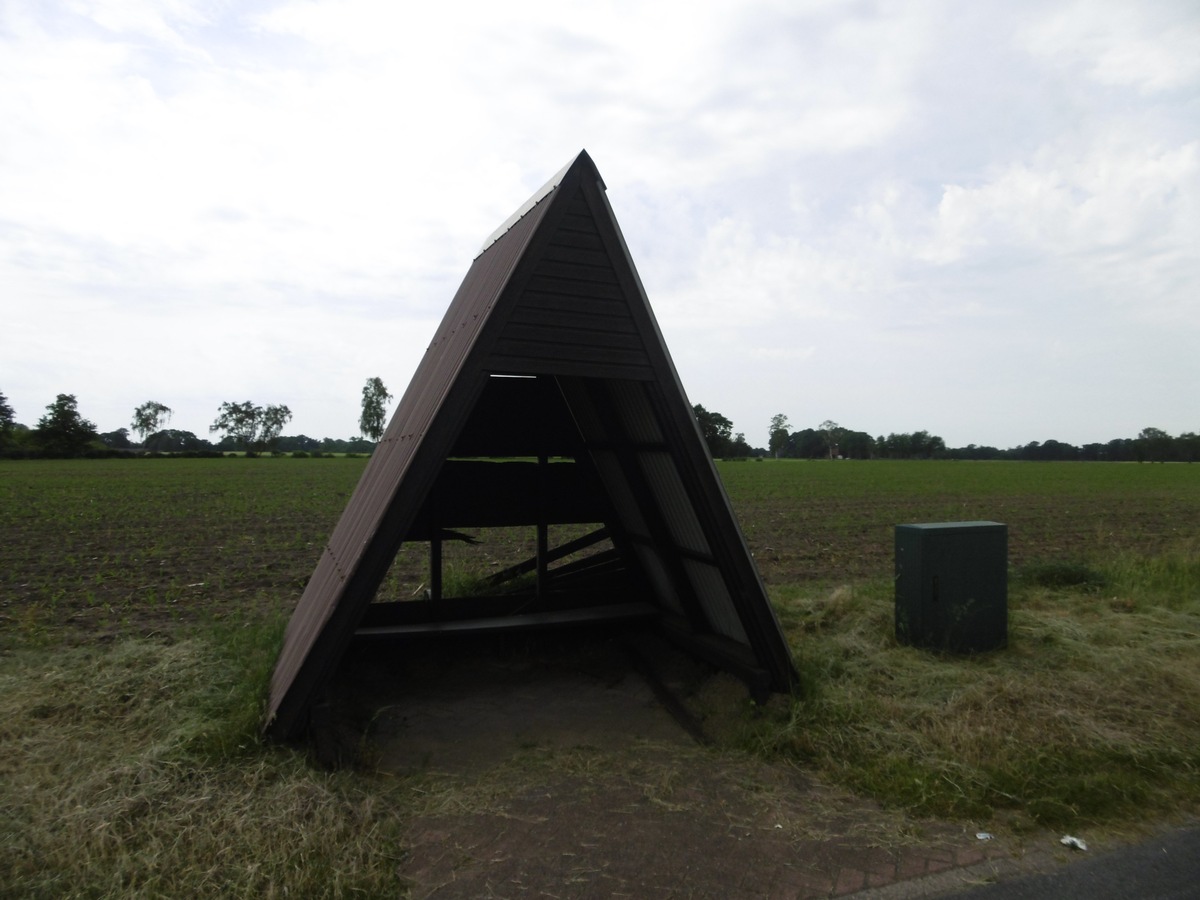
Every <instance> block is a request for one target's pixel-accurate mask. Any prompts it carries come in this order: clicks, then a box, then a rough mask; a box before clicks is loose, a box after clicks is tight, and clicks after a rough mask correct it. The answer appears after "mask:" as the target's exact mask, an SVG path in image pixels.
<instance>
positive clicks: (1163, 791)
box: [741, 543, 1200, 830]
mask: <svg viewBox="0 0 1200 900" xmlns="http://www.w3.org/2000/svg"><path fill="white" fill-rule="evenodd" d="M1198 550H1200V547H1198V546H1197V545H1196V544H1194V543H1189V544H1186V545H1180V546H1177V547H1175V548H1174V549H1171V550H1169V551H1167V552H1164V553H1162V554H1158V555H1154V556H1150V557H1145V556H1140V557H1139V556H1132V555H1121V556H1117V557H1115V558H1112V559H1110V560H1107V561H1104V562H1099V563H1088V564H1079V565H1071V566H1063V565H1055V566H1037V565H1035V566H1032V567H1031V568H1030V573H1031V574H1029V575H1020V574H1018V577H1015V578H1014V579H1013V583H1012V585H1011V587H1010V595H1009V621H1010V629H1009V646H1008V648H1007V649H1006V650H1003V651H999V652H994V653H989V654H982V655H978V656H973V657H971V656H963V657H958V656H947V655H939V654H933V653H929V652H927V651H923V650H918V649H914V648H910V647H903V646H900V645H898V644H897V643H896V642H895V640H894V637H893V618H892V616H893V609H894V606H893V603H894V601H893V595H892V588H891V583H890V582H888V581H884V580H876V581H872V582H869V583H866V584H862V585H856V586H853V587H839V588H836V589H834V590H832V591H829V590H824V591H821V592H813V591H812V590H806V589H803V588H801V589H796V590H792V591H784V592H781V593H782V595H781V596H779V597H777V598H776V600H777V604H778V606H779V608H780V614H781V619H782V621H783V623H784V626H785V630H786V631H787V632H788V635H789V638H790V641H791V643H792V645H793V646H794V647H795V648H796V651H797V656H798V664H799V667H800V670H801V675H802V677H803V682H804V688H803V691H802V693H801V696H799V697H797V698H794V699H792V700H790V701H782V702H776V703H773V704H771V705H770V706H769V707H768V708H767V709H766V710H758V711H756V713H755V714H748V715H746V717H745V719H744V720H743V723H742V729H741V740H742V741H744V742H746V743H748V744H749V745H750V746H753V747H754V748H755V749H757V750H758V751H759V752H762V753H765V754H767V755H769V756H782V757H785V758H789V759H794V760H797V761H799V762H802V763H804V764H806V765H812V766H815V767H816V768H818V769H819V770H820V771H821V772H823V773H824V774H826V775H827V776H829V777H832V778H833V779H835V780H837V781H838V782H840V783H842V784H844V785H846V786H848V787H850V788H852V789H854V790H856V791H860V792H863V793H866V794H869V795H871V796H873V797H876V798H877V799H880V800H882V801H883V802H885V803H887V804H891V805H895V806H901V807H904V808H906V809H908V810H911V811H913V812H917V813H922V814H931V815H937V816H951V817H956V818H968V819H974V820H978V821H997V820H999V821H1002V822H1007V823H1009V824H1011V826H1012V827H1014V828H1015V829H1018V830H1020V829H1022V828H1033V827H1039V826H1044V827H1054V828H1059V827H1064V828H1065V827H1068V826H1070V827H1076V828H1078V827H1080V826H1081V825H1094V824H1102V823H1112V822H1116V821H1118V820H1122V819H1124V820H1144V819H1146V818H1147V817H1149V816H1154V815H1170V814H1172V813H1181V812H1185V811H1188V810H1194V809H1195V808H1196V805H1197V804H1198V803H1200V652H1198V651H1200V555H1198Z"/></svg>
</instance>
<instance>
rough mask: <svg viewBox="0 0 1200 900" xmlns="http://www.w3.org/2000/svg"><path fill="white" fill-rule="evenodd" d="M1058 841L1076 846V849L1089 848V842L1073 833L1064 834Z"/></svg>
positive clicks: (1068, 845)
mask: <svg viewBox="0 0 1200 900" xmlns="http://www.w3.org/2000/svg"><path fill="white" fill-rule="evenodd" d="M1058 842H1059V843H1060V844H1063V845H1065V846H1067V847H1074V848H1075V849H1076V850H1086V849H1087V844H1085V843H1084V842H1083V841H1082V840H1080V839H1079V838H1077V837H1074V836H1073V835H1069V834H1064V835H1063V836H1062V837H1061V838H1059V839H1058Z"/></svg>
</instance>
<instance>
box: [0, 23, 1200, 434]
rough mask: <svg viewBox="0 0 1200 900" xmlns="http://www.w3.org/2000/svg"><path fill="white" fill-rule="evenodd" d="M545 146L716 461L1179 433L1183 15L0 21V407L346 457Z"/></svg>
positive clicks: (540, 162) (1194, 162) (1196, 424)
mask: <svg viewBox="0 0 1200 900" xmlns="http://www.w3.org/2000/svg"><path fill="white" fill-rule="evenodd" d="M581 149H586V150H587V151H588V153H589V154H590V155H591V157H592V159H593V160H594V161H595V163H596V165H597V167H598V168H599V170H600V172H601V174H602V176H603V178H604V180H605V183H606V185H607V188H608V197H609V201H610V203H611V205H612V207H613V209H614V212H615V214H616V216H617V220H618V222H619V223H620V226H621V228H622V231H623V232H624V235H625V238H626V242H627V244H628V246H629V249H630V253H631V254H632V257H633V260H634V263H635V265H636V266H637V269H638V272H639V274H640V275H641V278H642V282H643V284H644V286H645V288H646V292H647V295H648V296H649V299H650V303H651V306H652V307H653V309H654V312H655V315H656V317H657V319H658V322H659V325H660V327H661V330H662V333H663V336H664V338H665V340H666V343H667V347H668V349H669V351H670V353H671V355H672V357H673V359H674V361H675V365H676V368H677V369H678V371H679V374H680V378H681V380H682V382H683V385H684V388H685V390H686V392H687V394H688V397H689V400H690V401H691V402H692V403H698V404H702V405H703V406H705V407H706V408H707V409H709V410H711V411H716V412H719V413H721V414H722V415H724V416H725V417H726V418H728V419H730V420H731V421H732V422H733V428H734V431H735V432H744V433H745V435H746V439H747V440H748V441H749V442H750V443H751V444H752V445H754V446H765V445H766V443H767V435H768V427H769V424H770V420H771V417H772V416H774V415H776V414H778V413H782V414H784V415H785V416H787V418H788V421H789V423H790V426H791V428H792V430H799V429H801V428H807V427H816V426H817V425H818V424H819V423H821V422H823V421H825V420H829V419H831V420H833V421H835V422H837V423H839V424H840V425H842V426H843V427H845V428H849V429H852V430H856V431H866V432H868V433H870V434H872V435H884V434H889V433H892V432H912V431H917V430H925V431H929V432H931V433H933V434H937V435H940V436H941V437H942V438H943V439H944V440H945V441H946V443H947V444H948V445H949V446H954V447H958V446H965V445H967V444H972V443H973V444H981V445H991V446H997V447H1001V448H1007V447H1013V446H1017V445H1022V444H1026V443H1029V442H1031V441H1046V440H1050V439H1053V440H1059V441H1063V442H1067V443H1072V444H1076V445H1082V444H1086V443H1092V442H1104V441H1108V440H1110V439H1113V438H1117V437H1136V435H1137V433H1138V432H1139V431H1140V430H1142V429H1143V428H1146V427H1155V428H1161V429H1163V430H1164V431H1167V432H1168V433H1170V434H1173V435H1174V434H1179V433H1182V432H1185V431H1192V432H1194V431H1200V4H1197V3H1195V0H1178V2H1174V0H1128V2H1108V0H1082V2H1055V0H1049V2H1047V0H1036V2H1023V0H1001V2H991V0H972V2H969V3H968V2H923V0H913V2H895V3H889V2H859V0H851V2H831V0H786V2H785V0H739V2H737V3H727V2H706V0H691V2H687V3H683V2H653V0H639V2H624V0H610V2H593V3H587V4H582V3H581V4H565V3H552V2H516V3H507V4H499V3H494V2H491V3H471V2H464V3H453V4H450V3H447V4H421V5H413V4H400V3H395V2H391V0H380V2H374V0H279V2H273V0H250V2H235V0H197V2H191V0H159V2H149V0H62V2H55V0H45V2H38V3H29V2H27V0H0V393H3V394H4V395H5V396H6V397H7V398H8V401H9V404H10V405H11V406H12V407H13V408H14V410H15V412H16V419H17V421H19V422H23V423H25V424H28V425H30V426H34V425H36V423H37V420H38V419H39V418H40V417H41V416H42V415H43V414H44V413H45V408H46V406H47V405H48V404H50V403H52V402H53V401H54V399H55V397H56V396H57V395H58V394H62V393H66V394H74V395H75V396H76V398H77V400H78V404H79V411H80V413H81V414H82V415H84V416H85V417H86V418H88V419H90V420H91V421H92V422H94V423H95V424H96V425H97V427H98V428H99V430H100V431H102V432H104V431H111V430H115V429H117V428H120V427H129V426H130V424H131V420H132V414H133V410H134V408H135V407H136V406H138V405H139V404H141V403H143V402H145V401H148V400H155V401H158V402H161V403H164V404H166V405H167V406H169V407H171V408H172V409H173V410H174V415H173V418H172V419H171V422H170V426H171V427H173V428H179V429H183V430H187V431H193V432H195V433H196V434H197V435H200V436H202V437H204V436H208V426H209V425H210V424H211V423H212V421H213V419H214V418H215V417H216V415H217V411H218V408H219V406H220V405H221V403H222V402H225V401H235V402H240V401H244V400H250V401H253V402H255V403H257V404H259V405H264V406H265V405H267V404H279V403H283V404H287V405H288V406H289V407H290V408H291V410H292V412H293V413H294V418H293V420H292V422H291V423H290V424H289V425H288V426H287V427H286V429H285V433H287V434H307V435H309V436H312V437H318V438H319V437H340V438H346V437H351V436H354V435H357V433H358V416H359V412H360V398H361V390H362V386H363V384H364V383H365V381H366V380H367V378H369V377H372V376H378V377H380V378H382V379H383V381H384V383H385V384H386V385H387V387H388V388H389V389H390V390H391V392H392V393H393V394H394V395H395V397H396V400H394V401H393V402H392V404H391V406H390V407H389V413H390V411H391V410H392V409H394V408H395V405H396V403H397V402H398V400H399V397H400V396H401V394H402V393H403V392H404V390H405V388H406V387H407V385H408V382H409V380H410V378H411V377H412V374H413V372H414V371H415V369H416V367H417V365H418V363H419V362H420V359H421V357H422V355H423V353H424V351H425V349H426V347H427V346H428V345H429V343H430V341H431V339H432V338H433V335H434V332H435V329H436V327H437V324H438V322H439V321H440V320H441V317H442V315H443V313H444V312H445V310H446V307H447V306H448V305H449V302H450V300H451V298H452V297H453V295H454V292H455V290H456V289H457V287H458V285H459V283H460V282H461V281H462V279H463V277H464V276H465V274H466V272H467V269H468V268H469V266H470V264H471V261H472V259H473V258H474V256H475V255H476V254H477V253H478V251H479V249H480V247H481V246H482V244H483V242H484V240H485V239H486V238H487V237H488V235H490V234H491V232H492V231H493V230H494V229H495V228H496V227H497V226H498V225H499V224H500V223H501V222H503V221H504V219H505V218H507V217H508V216H509V215H510V214H511V213H512V212H513V211H514V210H516V209H517V208H518V207H519V206H520V205H521V204H522V203H523V202H524V201H525V199H526V198H527V197H528V196H529V195H530V194H531V193H533V192H534V191H535V190H536V189H537V188H539V187H540V186H541V185H542V184H543V183H545V182H546V181H547V179H549V178H550V177H551V176H552V175H553V174H554V173H555V172H557V171H558V170H559V169H560V168H561V167H562V166H563V165H564V164H566V163H567V162H569V161H570V160H571V159H572V158H573V157H574V156H575V155H576V154H577V153H578V152H579V151H580V150H581Z"/></svg>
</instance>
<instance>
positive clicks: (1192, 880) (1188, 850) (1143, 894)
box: [949, 827, 1200, 900]
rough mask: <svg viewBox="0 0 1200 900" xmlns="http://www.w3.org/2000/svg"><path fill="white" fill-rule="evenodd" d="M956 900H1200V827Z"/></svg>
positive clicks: (961, 895) (971, 892) (957, 895)
mask: <svg viewBox="0 0 1200 900" xmlns="http://www.w3.org/2000/svg"><path fill="white" fill-rule="evenodd" d="M949 897H950V898H954V900H1198V898H1200V827H1191V828H1183V829H1179V830H1177V831H1170V832H1167V833H1166V834H1163V835H1161V836H1159V837H1156V838H1154V839H1153V840H1151V841H1147V842H1145V843H1142V844H1137V845H1135V846H1132V847H1127V848H1124V849H1121V850H1114V851H1112V852H1109V853H1104V854H1102V855H1097V856H1095V857H1092V858H1089V859H1084V860H1080V861H1079V862H1075V863H1072V864H1070V865H1068V866H1064V867H1063V868H1061V869H1059V870H1057V871H1055V872H1049V873H1045V874H1041V875H1026V876H1022V877H1019V878H1014V879H1012V880H1011V881H1001V882H998V883H996V884H989V885H985V886H983V887H977V888H972V889H970V890H966V891H961V892H959V893H955V894H950V895H949Z"/></svg>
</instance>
